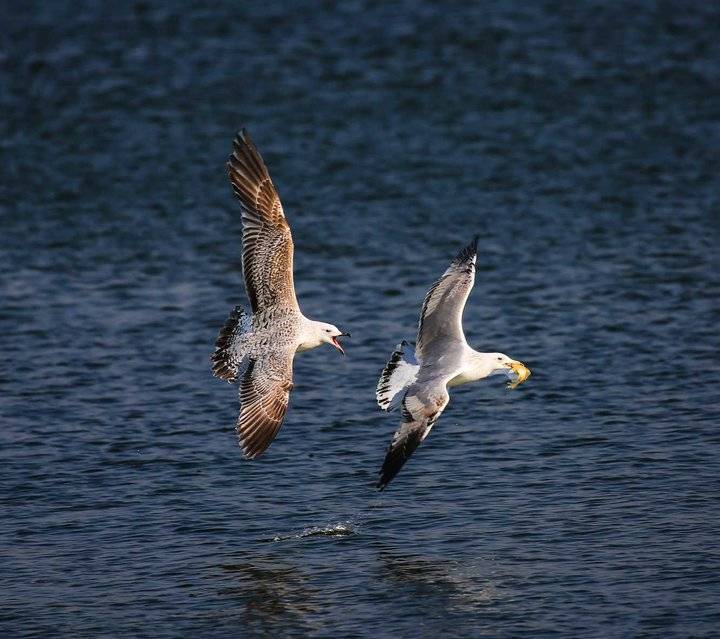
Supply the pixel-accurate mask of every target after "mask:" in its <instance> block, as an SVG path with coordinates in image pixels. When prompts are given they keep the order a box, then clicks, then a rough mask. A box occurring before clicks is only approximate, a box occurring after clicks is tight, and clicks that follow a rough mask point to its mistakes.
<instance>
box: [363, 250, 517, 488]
mask: <svg viewBox="0 0 720 639" xmlns="http://www.w3.org/2000/svg"><path fill="white" fill-rule="evenodd" d="M476 256H477V237H476V238H474V239H473V241H472V242H471V243H470V245H469V246H466V247H465V248H464V249H462V250H461V251H460V252H459V253H458V255H457V256H456V257H455V259H454V260H453V261H452V262H451V263H450V267H449V268H448V269H447V270H446V271H445V273H443V275H442V277H441V278H440V279H439V280H438V281H437V282H435V283H434V284H433V285H432V286H431V287H430V290H429V291H428V293H427V295H426V296H425V301H424V302H423V305H422V310H421V312H420V323H419V326H418V333H417V342H416V346H415V350H414V353H412V352H410V351H412V349H409V350H408V352H406V351H405V347H407V345H408V344H407V342H405V341H403V342H401V343H400V344H398V346H397V347H396V349H395V352H394V353H393V354H392V356H391V358H390V361H389V362H388V363H387V365H386V366H385V369H384V370H383V372H382V374H381V376H380V381H379V382H378V386H377V401H378V404H379V405H380V408H382V409H383V410H392V409H393V408H395V407H396V406H397V405H398V404H400V405H401V407H402V411H401V412H402V418H401V421H400V427H399V428H398V430H397V431H396V433H395V435H394V436H393V438H392V442H391V443H390V446H389V448H388V451H387V454H386V455H385V461H384V462H383V465H382V469H381V470H380V479H379V480H378V483H377V487H378V488H379V489H380V490H382V489H383V488H385V486H387V484H388V483H389V482H390V481H391V480H392V478H393V477H395V475H397V474H398V472H399V471H400V469H401V468H402V467H403V464H404V463H405V462H406V461H407V460H408V459H409V457H410V455H412V453H413V451H414V450H415V449H416V448H417V447H418V446H419V445H420V444H421V443H422V441H423V440H424V439H425V438H426V437H427V436H428V433H429V432H430V429H431V428H432V427H433V424H434V423H435V422H436V421H437V420H438V418H439V417H440V414H441V413H442V412H443V410H445V407H446V406H447V405H448V402H449V401H450V395H449V394H448V388H450V387H452V386H459V385H460V384H467V383H468V382H474V381H477V380H479V379H483V378H485V377H489V376H490V375H499V374H504V375H507V376H508V377H509V378H510V379H511V382H510V383H509V386H510V387H512V388H515V387H516V386H518V385H519V384H521V383H522V382H524V381H525V380H526V379H527V378H528V377H529V376H530V371H529V369H528V368H527V367H526V366H525V365H524V364H523V363H522V362H518V361H516V360H514V359H510V358H509V357H508V356H507V355H505V354H503V353H479V352H478V351H476V350H474V349H473V348H471V347H470V346H469V345H468V343H467V341H466V340H465V333H464V332H463V327H462V315H463V310H464V309H465V303H466V302H467V299H468V296H469V295H470V290H471V289H472V287H473V284H474V282H475V261H476Z"/></svg>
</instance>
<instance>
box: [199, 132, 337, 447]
mask: <svg viewBox="0 0 720 639" xmlns="http://www.w3.org/2000/svg"><path fill="white" fill-rule="evenodd" d="M233 147H234V148H233V153H232V155H231V156H230V158H229V160H228V163H227V169H228V176H229V178H230V182H231V184H232V187H233V191H234V192H235V195H236V196H237V197H238V199H239V200H240V208H241V211H242V227H243V239H242V265H243V275H244V277H245V288H246V290H247V295H248V298H249V300H250V306H251V307H252V317H248V316H247V315H246V314H245V313H244V311H243V310H242V308H241V307H239V306H236V307H235V308H234V309H233V311H232V312H231V314H230V317H229V318H228V320H227V321H226V322H225V326H223V328H222V329H221V330H220V334H219V335H218V338H217V341H216V344H215V352H214V353H213V355H212V363H213V374H214V375H215V376H216V377H219V378H220V379H224V380H226V381H228V382H235V381H237V379H238V377H239V376H240V375H241V378H240V383H239V386H240V404H241V409H240V415H239V417H238V420H237V424H236V430H237V434H238V437H239V441H240V445H241V447H242V449H243V453H244V455H245V457H247V458H250V459H252V458H255V457H257V456H258V455H260V454H262V453H263V452H264V451H265V449H266V448H267V447H268V446H269V445H270V443H271V442H272V441H273V439H274V438H275V436H276V435H277V433H278V431H279V430H280V426H281V425H282V422H283V419H284V417H285V413H286V411H287V407H288V402H289V400H290V391H291V390H292V388H293V381H292V380H293V372H292V365H293V359H294V357H295V353H296V352H300V351H304V350H309V349H311V348H316V347H317V346H320V345H321V344H324V343H328V344H332V345H333V346H334V347H335V348H337V349H338V350H340V352H343V351H342V347H341V346H340V343H339V341H338V339H337V338H338V337H340V336H343V335H347V333H343V332H341V331H340V330H339V329H338V328H337V327H335V326H333V325H332V324H326V323H324V322H316V321H314V320H310V319H308V318H307V317H305V316H304V315H303V314H302V312H301V310H300V306H299V305H298V301H297V298H296V296H295V284H294V281H293V250H294V247H293V241H292V234H291V233H290V226H289V225H288V223H287V220H286V218H285V213H284V211H283V207H282V204H281V203H280V197H279V196H278V193H277V190H276V189H275V186H274V184H273V182H272V179H271V178H270V174H269V172H268V170H267V167H266V166H265V162H264V161H263V159H262V157H261V156H260V153H259V152H258V150H257V148H256V147H255V145H254V144H253V142H252V140H251V139H250V136H249V135H248V133H247V131H245V130H244V129H243V131H241V132H240V133H239V134H238V135H237V136H236V138H235V140H234V143H233ZM243 366H245V369H244V372H243V371H242V367H243Z"/></svg>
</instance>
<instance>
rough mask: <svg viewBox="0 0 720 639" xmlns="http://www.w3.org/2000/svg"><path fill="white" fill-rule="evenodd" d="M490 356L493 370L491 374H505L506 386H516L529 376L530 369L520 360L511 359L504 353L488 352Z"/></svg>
mask: <svg viewBox="0 0 720 639" xmlns="http://www.w3.org/2000/svg"><path fill="white" fill-rule="evenodd" d="M488 355H489V356H490V358H491V361H492V365H493V371H492V373H491V374H493V375H495V374H502V375H507V377H508V379H509V380H510V381H509V382H508V384H507V385H508V388H517V387H518V386H520V384H522V383H523V382H524V381H525V380H526V379H527V378H528V377H530V369H529V368H528V367H527V366H525V364H523V363H522V362H518V361H517V360H516V359H512V358H510V357H508V356H507V355H505V353H488Z"/></svg>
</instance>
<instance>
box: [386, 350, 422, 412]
mask: <svg viewBox="0 0 720 639" xmlns="http://www.w3.org/2000/svg"><path fill="white" fill-rule="evenodd" d="M407 345H408V343H407V342H406V341H405V340H403V341H402V342H400V343H399V344H398V345H397V346H396V347H395V351H394V352H393V354H392V355H391V356H390V360H389V361H388V363H387V364H385V368H384V369H383V372H382V373H381V374H380V379H379V380H378V385H377V390H376V392H375V396H376V397H377V403H378V406H380V408H382V409H383V410H387V411H390V410H393V409H394V408H397V406H398V405H399V404H400V400H401V399H402V393H401V391H403V390H405V389H406V388H407V387H408V386H410V384H412V383H413V382H414V381H415V378H416V377H417V372H418V370H420V366H419V365H418V363H417V361H416V360H415V352H414V350H413V349H410V352H407V353H406V352H405V350H404V349H405V347H406V346H407Z"/></svg>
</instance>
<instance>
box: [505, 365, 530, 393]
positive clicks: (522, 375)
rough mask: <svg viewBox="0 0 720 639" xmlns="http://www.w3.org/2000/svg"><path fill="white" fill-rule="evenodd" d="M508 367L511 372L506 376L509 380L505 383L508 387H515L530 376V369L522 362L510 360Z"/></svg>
mask: <svg viewBox="0 0 720 639" xmlns="http://www.w3.org/2000/svg"><path fill="white" fill-rule="evenodd" d="M508 369H509V370H510V371H512V372H511V374H509V375H508V377H510V381H509V382H508V384H507V385H508V388H517V387H518V386H520V384H522V383H523V382H524V381H525V380H526V379H527V378H528V377H530V369H529V368H528V367H527V366H525V364H523V363H522V362H511V363H510V364H508Z"/></svg>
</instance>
